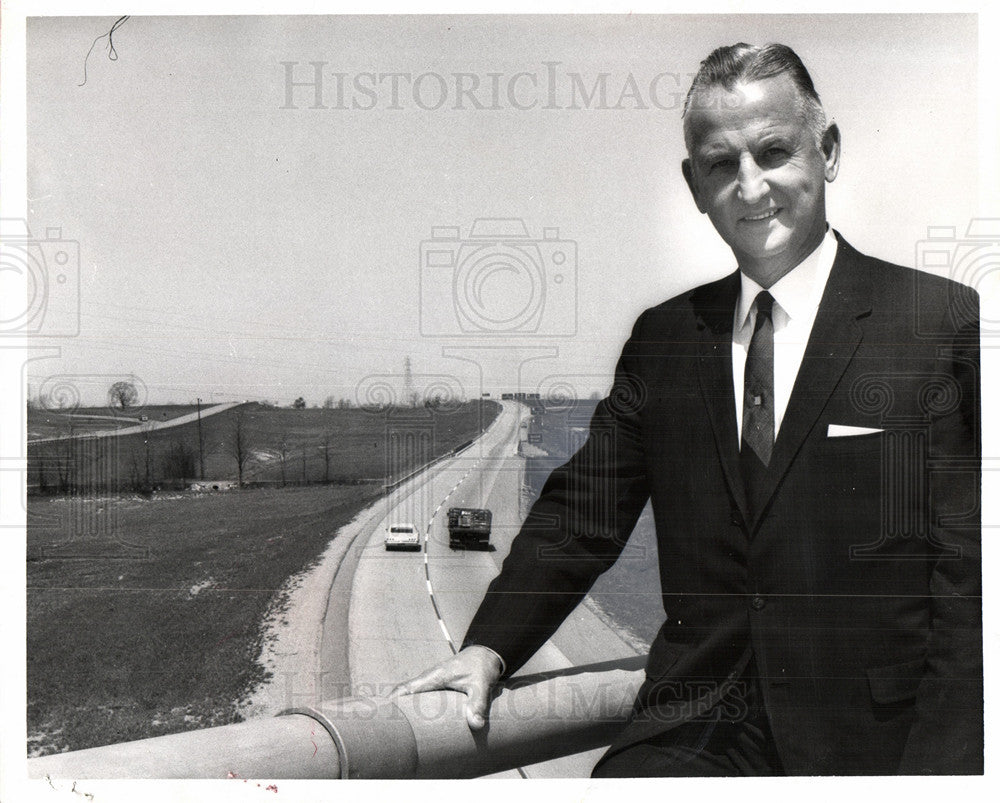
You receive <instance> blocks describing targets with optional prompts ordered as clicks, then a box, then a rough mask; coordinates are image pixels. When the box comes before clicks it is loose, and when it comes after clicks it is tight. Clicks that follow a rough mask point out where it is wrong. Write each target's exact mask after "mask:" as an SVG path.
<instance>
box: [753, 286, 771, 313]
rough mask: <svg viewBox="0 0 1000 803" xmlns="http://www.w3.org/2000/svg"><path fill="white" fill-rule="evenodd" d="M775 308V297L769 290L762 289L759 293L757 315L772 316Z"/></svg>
mask: <svg viewBox="0 0 1000 803" xmlns="http://www.w3.org/2000/svg"><path fill="white" fill-rule="evenodd" d="M773 308H774V297H773V296H772V295H771V294H770V293H769V292H767V290H761V291H760V292H759V293H758V294H757V317H758V318H760V317H765V318H770V317H771V310H772V309H773Z"/></svg>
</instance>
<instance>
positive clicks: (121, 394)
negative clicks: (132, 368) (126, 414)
mask: <svg viewBox="0 0 1000 803" xmlns="http://www.w3.org/2000/svg"><path fill="white" fill-rule="evenodd" d="M138 401H139V391H138V389H137V388H136V386H135V384H134V383H133V382H127V381H125V380H124V379H122V380H119V381H118V382H115V383H114V384H113V385H112V386H111V387H110V388H108V405H110V406H111V407H120V408H121V409H122V410H127V409H128V408H129V407H134V406H135V404H136V402H138Z"/></svg>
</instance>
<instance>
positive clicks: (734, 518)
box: [729, 508, 743, 527]
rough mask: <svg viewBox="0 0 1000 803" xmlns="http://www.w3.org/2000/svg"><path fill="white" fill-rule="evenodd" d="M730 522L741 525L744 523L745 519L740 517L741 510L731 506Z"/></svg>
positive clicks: (737, 525)
mask: <svg viewBox="0 0 1000 803" xmlns="http://www.w3.org/2000/svg"><path fill="white" fill-rule="evenodd" d="M729 523H730V524H732V525H734V526H736V527H739V526H740V525H741V524H742V523H743V519H741V518H740V512H739V511H738V510H737V509H736V508H731V509H730V511H729Z"/></svg>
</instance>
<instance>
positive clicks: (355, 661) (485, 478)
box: [347, 402, 635, 778]
mask: <svg viewBox="0 0 1000 803" xmlns="http://www.w3.org/2000/svg"><path fill="white" fill-rule="evenodd" d="M528 417H529V413H528V411H527V409H526V408H525V407H523V406H522V405H520V404H517V403H513V402H507V403H504V405H503V411H502V412H501V414H500V415H499V416H498V418H497V420H496V421H495V422H494V424H493V426H492V427H490V429H489V430H488V431H487V432H486V433H484V435H483V436H482V437H481V438H480V439H479V440H478V441H477V442H476V443H475V444H474V445H473V446H472V447H470V449H468V450H467V451H466V452H464V453H463V454H461V455H459V456H458V457H456V458H455V459H453V460H450V461H445V463H443V464H442V466H441V467H440V468H437V467H435V468H437V470H436V472H435V469H431V470H430V471H432V472H435V473H434V474H433V476H431V477H429V478H427V479H426V480H424V481H423V482H422V483H413V484H409V483H408V484H407V486H404V488H403V489H401V490H400V491H399V492H397V493H396V494H394V495H393V497H390V500H389V503H388V504H387V506H386V515H385V516H384V518H383V520H382V521H381V522H380V523H379V524H378V526H376V527H375V529H374V531H373V532H372V534H371V536H370V538H369V540H368V542H367V543H366V544H365V545H364V547H363V549H362V551H361V554H360V557H359V560H358V563H357V567H356V569H355V573H354V578H353V586H352V589H351V595H350V607H349V614H348V648H347V651H348V664H349V667H350V681H351V686H352V688H353V690H354V691H355V693H360V694H374V695H381V694H384V693H386V692H387V690H388V689H390V688H391V687H392V686H394V685H395V684H396V683H398V682H399V681H401V680H404V679H406V678H409V677H412V676H413V675H416V674H418V673H419V672H422V671H423V670H424V669H426V668H428V667H429V666H431V665H433V664H434V663H437V662H439V661H441V660H444V659H445V658H447V657H448V656H450V655H452V654H453V651H454V650H457V649H458V647H459V646H460V645H461V640H462V638H463V636H464V634H465V631H466V629H467V627H468V625H469V622H470V621H471V619H472V616H473V614H474V613H475V610H476V608H477V607H478V605H479V603H480V601H481V600H482V598H483V594H484V593H485V591H486V587H487V586H488V585H489V583H490V581H491V580H492V579H493V577H494V576H496V574H497V572H498V571H499V567H500V564H501V563H502V561H503V558H504V557H505V556H506V554H507V551H508V549H509V547H510V542H511V540H512V539H513V537H514V536H515V535H516V533H517V531H518V529H519V527H520V524H521V511H520V502H519V500H520V494H521V486H522V477H523V458H521V457H520V456H519V455H518V454H517V446H518V441H519V440H520V439H521V437H522V434H521V433H522V431H523V430H522V424H525V423H526V422H527V419H528ZM410 489H412V490H410ZM459 506H465V507H488V508H490V509H491V510H492V511H493V536H492V539H491V540H492V541H493V543H494V547H495V551H492V552H478V551H470V552H467V551H461V550H459V551H453V550H451V549H450V548H449V546H448V529H447V510H448V508H449V507H459ZM402 522H412V523H414V524H416V525H417V527H419V529H420V531H421V534H422V536H423V538H424V549H423V551H422V552H421V553H419V554H418V553H415V552H386V551H385V549H384V546H383V538H384V531H385V527H386V526H388V525H389V524H395V523H402ZM634 655H635V652H634V650H633V649H632V648H631V647H629V645H628V644H627V643H625V642H624V641H623V640H622V639H620V638H619V637H618V635H617V634H616V633H615V632H614V631H613V630H612V629H610V628H609V627H607V626H606V625H605V624H604V622H602V621H601V620H600V619H598V618H597V617H596V616H595V615H594V614H593V613H592V612H591V611H590V610H589V609H588V608H586V607H585V606H582V605H581V606H579V607H578V609H577V610H576V611H575V612H574V613H573V614H572V615H571V616H570V617H569V619H568V620H567V621H566V622H565V623H564V625H563V627H562V628H560V630H559V632H557V633H556V635H555V636H554V637H553V638H552V639H551V640H550V641H549V642H548V643H546V644H545V646H543V647H542V649H541V650H539V652H538V653H537V654H536V655H535V657H534V658H532V659H531V661H530V662H529V663H528V664H527V665H526V666H525V667H524V668H523V669H522V670H521V671H520V672H518V675H525V674H533V673H535V672H543V671H552V670H556V669H564V668H568V667H571V666H574V665H579V664H587V663H593V662H598V661H607V660H614V659H620V658H624V657H628V656H634ZM601 752H602V751H600V750H596V751H590V752H588V753H582V754H579V755H577V756H569V757H567V758H564V759H558V760H555V761H549V762H545V763H544V764H537V765H534V766H531V767H525V768H522V771H521V775H522V776H524V777H563V778H570V777H586V776H588V775H589V773H590V769H591V768H592V766H593V764H594V762H596V760H597V758H598V757H599V756H600V755H601ZM505 775H506V776H509V777H516V774H515V773H506V774H505Z"/></svg>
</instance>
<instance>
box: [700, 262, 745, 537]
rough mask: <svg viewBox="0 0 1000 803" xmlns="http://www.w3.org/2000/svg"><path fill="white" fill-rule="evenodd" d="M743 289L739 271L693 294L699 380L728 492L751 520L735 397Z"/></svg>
mask: <svg viewBox="0 0 1000 803" xmlns="http://www.w3.org/2000/svg"><path fill="white" fill-rule="evenodd" d="M739 291H740V274H739V272H738V271H737V272H736V273H733V274H730V275H729V276H726V277H725V278H724V279H720V280H719V281H717V282H713V283H711V284H708V285H704V286H703V287H700V288H698V289H697V290H696V291H695V292H694V293H693V294H692V296H691V303H692V306H693V308H694V313H695V320H696V326H697V329H698V332H699V335H700V341H699V354H698V379H699V383H700V385H701V392H702V395H703V397H704V402H705V409H706V410H707V411H708V416H709V418H710V419H711V422H712V433H713V435H714V437H715V446H716V449H717V450H718V453H719V462H720V463H721V465H722V470H723V473H724V475H725V477H726V482H727V483H728V485H729V491H730V493H731V494H732V497H733V499H735V500H736V505H737V507H739V509H740V513H741V514H742V516H743V520H744V521H749V517H748V511H747V500H746V490H745V489H744V486H743V478H742V475H741V474H740V462H739V458H740V455H739V440H738V436H737V431H736V400H735V398H734V396H733V316H734V314H735V309H736V299H737V297H738V295H739Z"/></svg>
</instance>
